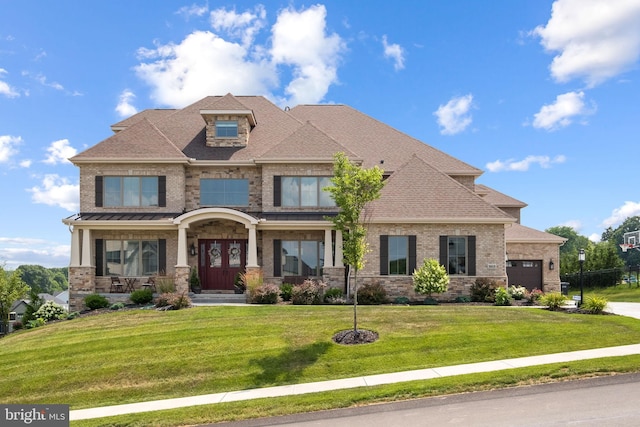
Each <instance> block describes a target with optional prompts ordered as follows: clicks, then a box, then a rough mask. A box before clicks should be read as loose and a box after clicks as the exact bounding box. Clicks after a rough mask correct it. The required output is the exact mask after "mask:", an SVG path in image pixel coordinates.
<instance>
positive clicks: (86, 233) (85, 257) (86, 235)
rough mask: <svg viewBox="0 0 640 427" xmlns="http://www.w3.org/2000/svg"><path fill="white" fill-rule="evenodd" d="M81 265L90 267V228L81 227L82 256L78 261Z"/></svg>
mask: <svg viewBox="0 0 640 427" xmlns="http://www.w3.org/2000/svg"><path fill="white" fill-rule="evenodd" d="M80 265H81V266H82V267H91V230H89V229H88V228H83V229H82V258H81V261H80Z"/></svg>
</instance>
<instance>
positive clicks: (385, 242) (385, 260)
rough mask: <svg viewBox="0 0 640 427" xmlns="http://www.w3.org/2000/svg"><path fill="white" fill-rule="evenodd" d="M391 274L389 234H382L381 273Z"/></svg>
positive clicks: (382, 274) (383, 274)
mask: <svg viewBox="0 0 640 427" xmlns="http://www.w3.org/2000/svg"><path fill="white" fill-rule="evenodd" d="M387 274H389V236H387V235H386V234H382V235H380V275H381V276H386V275H387Z"/></svg>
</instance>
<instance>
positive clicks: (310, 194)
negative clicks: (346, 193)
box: [276, 176, 336, 207]
mask: <svg viewBox="0 0 640 427" xmlns="http://www.w3.org/2000/svg"><path fill="white" fill-rule="evenodd" d="M279 178H280V189H281V193H279V194H281V199H280V203H277V201H276V206H291V207H298V206H300V207H313V206H322V207H326V206H335V205H336V204H335V202H334V200H333V198H332V197H331V193H329V192H328V191H324V190H323V189H324V188H325V187H328V186H330V185H332V184H331V178H330V177H322V176H282V177H279ZM276 185H278V184H277V181H276Z"/></svg>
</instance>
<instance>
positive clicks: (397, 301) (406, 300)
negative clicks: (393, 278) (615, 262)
mask: <svg viewBox="0 0 640 427" xmlns="http://www.w3.org/2000/svg"><path fill="white" fill-rule="evenodd" d="M393 303H394V304H405V305H406V304H409V298H407V297H396V298H395V299H394V300H393Z"/></svg>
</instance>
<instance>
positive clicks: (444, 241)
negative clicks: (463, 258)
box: [440, 236, 449, 271]
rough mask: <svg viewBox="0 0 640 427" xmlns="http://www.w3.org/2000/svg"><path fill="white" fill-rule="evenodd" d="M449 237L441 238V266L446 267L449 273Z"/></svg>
mask: <svg viewBox="0 0 640 427" xmlns="http://www.w3.org/2000/svg"><path fill="white" fill-rule="evenodd" d="M448 244H449V236H440V264H442V265H444V267H445V268H446V269H447V271H449V262H448V260H447V258H448V257H449V246H448Z"/></svg>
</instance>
